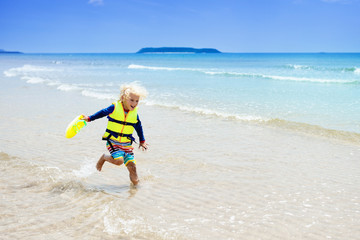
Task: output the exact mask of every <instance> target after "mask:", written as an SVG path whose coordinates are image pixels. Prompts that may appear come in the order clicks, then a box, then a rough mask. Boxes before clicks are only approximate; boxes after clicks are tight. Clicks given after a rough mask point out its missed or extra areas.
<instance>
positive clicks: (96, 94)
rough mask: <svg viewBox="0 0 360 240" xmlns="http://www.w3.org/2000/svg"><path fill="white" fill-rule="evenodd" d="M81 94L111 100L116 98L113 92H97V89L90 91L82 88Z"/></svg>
mask: <svg viewBox="0 0 360 240" xmlns="http://www.w3.org/2000/svg"><path fill="white" fill-rule="evenodd" d="M81 95H83V96H85V97H92V98H97V99H101V100H113V99H116V95H115V94H111V93H104V92H97V91H91V90H83V91H81Z"/></svg>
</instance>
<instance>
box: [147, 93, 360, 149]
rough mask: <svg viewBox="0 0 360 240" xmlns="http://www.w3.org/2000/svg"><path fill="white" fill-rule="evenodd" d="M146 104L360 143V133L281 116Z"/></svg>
mask: <svg viewBox="0 0 360 240" xmlns="http://www.w3.org/2000/svg"><path fill="white" fill-rule="evenodd" d="M144 104H145V105H147V106H157V107H164V108H171V109H175V110H180V111H182V112H189V113H194V114H198V115H203V116H209V117H215V118H222V119H226V120H230V121H239V122H243V123H249V124H256V125H261V126H267V127H278V128H281V129H286V130H290V131H293V132H297V133H301V134H307V135H312V136H318V137H325V138H331V139H337V140H341V141H345V142H351V143H355V144H357V145H360V133H356V132H349V131H342V130H335V129H329V128H325V127H322V126H318V125H314V124H310V123H302V122H295V121H289V120H285V119H279V118H265V117H262V116H255V115H246V114H231V113H225V112H220V111H216V110H212V109H204V108H196V107H188V106H180V105H175V104H166V103H161V102H155V101H147V100H145V101H144Z"/></svg>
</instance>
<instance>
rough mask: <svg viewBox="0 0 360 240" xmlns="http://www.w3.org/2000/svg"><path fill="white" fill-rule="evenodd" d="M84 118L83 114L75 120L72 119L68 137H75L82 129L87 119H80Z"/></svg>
mask: <svg viewBox="0 0 360 240" xmlns="http://www.w3.org/2000/svg"><path fill="white" fill-rule="evenodd" d="M81 118H83V115H80V116H77V117H76V118H75V119H74V120H72V121H71V123H70V124H69V125H68V127H67V128H66V134H65V136H66V137H67V138H72V137H74V136H75V135H76V134H77V133H78V132H80V130H81V129H82V128H83V127H85V126H86V121H85V120H80V119H81Z"/></svg>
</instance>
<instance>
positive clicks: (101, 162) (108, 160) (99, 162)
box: [96, 154, 124, 171]
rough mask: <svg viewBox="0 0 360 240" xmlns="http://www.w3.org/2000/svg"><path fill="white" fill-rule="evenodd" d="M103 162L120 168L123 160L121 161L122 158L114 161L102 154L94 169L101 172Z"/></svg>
mask: <svg viewBox="0 0 360 240" xmlns="http://www.w3.org/2000/svg"><path fill="white" fill-rule="evenodd" d="M105 161H107V162H109V163H112V164H115V165H118V166H120V165H121V164H123V163H124V160H123V159H122V158H121V159H116V160H115V159H113V158H112V156H108V155H105V154H103V155H102V156H101V157H100V159H99V161H98V162H97V164H96V169H97V170H98V171H101V169H102V166H103V165H104V163H105Z"/></svg>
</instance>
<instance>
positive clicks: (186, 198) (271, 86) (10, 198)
mask: <svg viewBox="0 0 360 240" xmlns="http://www.w3.org/2000/svg"><path fill="white" fill-rule="evenodd" d="M131 82H137V83H138V84H141V85H142V86H144V87H145V88H146V89H147V91H148V92H149V94H148V96H147V98H145V99H143V100H141V102H140V104H139V117H140V119H141V122H142V125H143V129H144V134H145V138H146V142H147V143H148V144H149V149H148V150H147V151H141V150H139V149H138V147H137V143H134V147H135V150H134V153H135V158H136V160H137V169H138V175H139V179H140V183H139V185H138V186H133V185H132V184H131V183H130V180H129V176H128V171H127V169H126V167H124V166H120V167H119V166H115V165H112V164H110V163H105V165H104V167H103V170H102V171H101V172H98V171H97V170H96V168H95V165H96V162H97V160H98V159H99V157H100V156H101V155H102V154H103V153H107V149H106V147H105V142H104V141H102V140H101V137H102V134H103V133H104V130H105V128H106V122H107V120H106V118H103V119H99V120H96V121H94V122H90V123H88V124H87V126H86V127H85V128H84V129H82V130H81V131H80V132H79V133H78V134H77V135H76V136H75V137H74V138H71V139H67V138H65V129H66V127H67V125H68V124H69V123H70V122H71V121H72V120H73V118H75V117H76V116H78V115H80V114H85V115H91V114H94V113H95V112H97V111H99V110H101V109H103V108H106V107H108V106H110V104H111V103H112V102H114V101H116V100H117V99H118V97H119V91H120V86H121V85H122V84H124V83H131ZM0 86H1V88H0V93H1V95H0V130H1V135H0V169H1V171H0V196H1V201H0V235H1V239H59V238H60V239H154V240H157V239H207V240H210V239H214V240H215V239H216V240H218V239H229V240H230V239H250V240H251V239H360V228H359V226H360V188H359V186H360V53H219V54H188V53H177V54H169V53H162V54H155V53H154V54H135V53H106V54H100V53H96V54H90V53H88V54H80V53H62V54H59V53H57V54H0ZM135 138H137V136H136V134H135Z"/></svg>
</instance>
